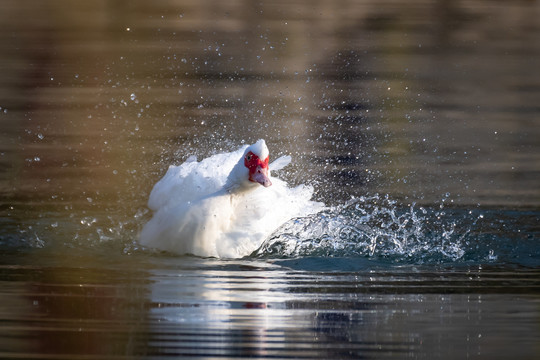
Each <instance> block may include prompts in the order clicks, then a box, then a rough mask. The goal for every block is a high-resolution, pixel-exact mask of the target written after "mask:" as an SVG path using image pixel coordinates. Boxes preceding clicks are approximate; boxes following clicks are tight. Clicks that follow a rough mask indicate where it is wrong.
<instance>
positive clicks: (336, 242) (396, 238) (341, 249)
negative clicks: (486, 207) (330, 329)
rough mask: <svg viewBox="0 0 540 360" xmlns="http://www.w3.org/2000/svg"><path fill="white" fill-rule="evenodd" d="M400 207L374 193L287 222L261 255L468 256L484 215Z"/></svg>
mask: <svg viewBox="0 0 540 360" xmlns="http://www.w3.org/2000/svg"><path fill="white" fill-rule="evenodd" d="M445 200H446V198H445V199H443V201H442V202H441V205H440V206H439V208H438V209H429V208H424V207H416V206H415V204H414V203H413V204H412V205H409V206H406V207H404V206H399V205H398V204H397V202H396V201H394V200H391V199H389V197H388V196H380V195H374V196H368V197H361V198H357V199H353V200H350V201H349V202H347V203H346V204H344V205H341V206H337V207H335V208H332V209H329V210H326V211H323V212H321V213H319V214H314V215H312V216H309V217H305V218H299V219H294V220H292V221H289V222H288V223H286V224H284V225H283V226H282V227H281V228H280V229H278V230H277V231H276V232H275V233H274V235H273V236H272V237H271V238H269V239H268V240H267V241H266V242H265V243H264V244H263V245H262V246H261V247H260V248H259V249H258V250H257V251H256V252H255V253H253V256H255V257H270V258H283V257H305V256H325V257H351V256H364V257H377V258H388V259H393V260H395V261H399V262H417V263H426V262H447V261H451V262H453V261H458V260H464V259H465V255H466V252H467V249H469V248H470V243H469V235H470V234H471V231H473V229H474V228H475V226H476V224H477V222H478V220H480V219H482V218H483V215H481V214H476V215H475V214H473V212H472V211H467V212H465V213H464V214H462V216H461V220H460V217H459V216H456V213H455V212H451V213H449V212H448V211H447V210H446V209H445V208H444V201H445ZM490 256H493V252H491V255H490Z"/></svg>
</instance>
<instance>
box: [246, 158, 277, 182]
mask: <svg viewBox="0 0 540 360" xmlns="http://www.w3.org/2000/svg"><path fill="white" fill-rule="evenodd" d="M268 161H269V158H268V157H267V158H266V159H264V160H261V159H259V157H258V156H257V155H255V154H254V153H253V152H251V151H250V152H248V153H247V154H246V156H245V157H244V165H245V166H246V167H247V168H248V170H249V181H252V182H256V183H259V184H261V185H262V186H264V187H268V186H270V185H272V182H271V181H270V177H269V176H268Z"/></svg>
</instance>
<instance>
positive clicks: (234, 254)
mask: <svg viewBox="0 0 540 360" xmlns="http://www.w3.org/2000/svg"><path fill="white" fill-rule="evenodd" d="M265 148H266V144H265V143H264V140H259V141H258V142H257V143H255V144H254V145H252V146H251V147H247V146H243V147H241V148H240V149H238V150H236V151H233V152H231V153H225V154H218V155H214V156H211V157H209V158H207V159H204V160H202V161H201V162H196V160H195V161H186V162H185V163H183V164H182V165H180V166H170V167H169V169H168V171H167V173H166V174H165V176H164V177H163V178H162V179H161V180H160V181H158V183H157V184H156V185H155V186H154V188H153V189H152V192H151V194H150V198H149V200H148V207H149V208H150V209H152V210H153V211H154V215H153V218H152V219H151V220H150V221H149V222H148V223H147V224H146V225H145V226H144V228H143V230H142V232H141V234H140V243H141V244H142V245H145V246H148V247H152V248H157V249H161V250H165V251H169V252H174V253H177V254H194V255H198V256H205V257H209V256H211V257H221V258H238V257H243V256H246V255H249V254H250V253H251V252H253V251H254V250H256V249H257V248H258V247H259V246H260V245H261V244H262V242H263V241H264V240H265V239H266V238H267V237H268V236H269V235H271V234H272V232H273V231H275V230H276V229H277V228H278V227H280V226H281V225H282V224H283V223H285V222H286V221H288V220H290V219H291V218H294V217H299V216H305V215H308V214H310V213H314V212H317V211H320V210H321V209H322V208H323V205H322V204H321V203H317V202H313V201H311V200H310V199H311V196H312V194H313V188H311V187H309V186H305V185H300V186H298V187H295V188H289V187H288V186H287V184H286V183H285V182H284V181H282V180H280V179H277V178H272V186H270V187H266V188H265V187H263V186H261V185H259V184H257V183H252V182H249V180H247V179H245V180H244V177H247V172H246V171H247V169H246V168H245V166H244V165H243V157H244V154H245V153H246V152H247V151H253V153H255V154H256V155H257V156H261V157H263V156H264V154H265V153H264V149H265ZM266 151H268V149H267V148H266ZM267 156H268V155H267ZM263 158H264V157H263ZM190 159H191V158H190ZM290 160H291V159H290V157H288V156H284V157H281V158H279V159H278V160H276V161H275V162H274V163H272V170H279V169H281V168H283V167H284V166H286V165H287V164H288V163H290ZM276 163H277V164H276ZM274 164H275V165H274ZM239 182H242V183H239Z"/></svg>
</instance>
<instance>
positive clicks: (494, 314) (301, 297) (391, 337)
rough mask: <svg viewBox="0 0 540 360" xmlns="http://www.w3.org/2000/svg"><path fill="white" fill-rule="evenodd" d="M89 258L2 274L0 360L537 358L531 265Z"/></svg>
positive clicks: (9, 268) (52, 260)
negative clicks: (83, 359) (88, 359)
mask: <svg viewBox="0 0 540 360" xmlns="http://www.w3.org/2000/svg"><path fill="white" fill-rule="evenodd" d="M94 255H95V256H96V257H92V256H88V255H82V254H79V256H77V261H78V263H79V267H78V268H75V267H67V265H68V263H69V262H70V261H69V260H65V259H62V258H61V257H59V256H55V255H52V254H47V253H41V254H39V256H41V257H42V258H44V259H45V262H47V263H48V264H44V266H42V267H36V266H34V265H32V264H31V263H32V261H33V260H35V258H33V257H29V258H28V259H27V260H26V263H24V264H19V265H14V264H9V265H4V266H2V268H1V275H2V283H3V289H4V290H3V291H2V295H1V297H2V304H4V305H3V308H2V309H3V310H2V311H1V316H2V319H3V324H2V334H3V335H2V336H1V337H0V349H1V350H0V352H1V353H2V354H3V355H9V354H19V355H24V356H27V357H36V356H39V357H44V358H53V357H54V358H58V357H63V356H66V357H67V356H73V357H74V358H77V356H78V355H81V356H82V355H92V356H95V357H96V358H100V357H102V358H107V356H114V355H117V356H128V357H129V356H143V357H146V356H148V357H157V356H171V355H174V356H196V357H225V358H233V357H248V356H249V357H253V356H256V357H261V358H266V357H280V358H288V357H294V358H298V357H300V358H357V357H362V356H366V355H369V356H374V357H400V358H402V357H417V356H419V355H422V356H427V357H443V358H446V357H451V358H454V357H456V356H457V357H459V358H464V357H477V356H481V357H486V358H493V357H494V358H499V357H500V356H501V355H504V354H506V355H507V354H508V352H507V351H508V349H512V352H513V354H514V355H515V356H517V357H519V358H534V354H535V353H536V354H537V351H538V348H537V342H536V339H537V338H538V335H539V334H538V326H537V325H538V321H539V320H540V319H539V318H538V296H537V292H538V288H539V286H540V283H539V282H538V278H539V277H538V275H539V274H538V270H530V271H528V272H522V273H521V274H520V275H519V276H516V275H514V274H511V273H509V272H508V271H506V270H504V269H497V268H491V269H483V268H482V266H472V267H464V268H462V269H452V270H451V271H448V270H445V269H444V268H438V269H434V268H428V269H422V268H416V267H414V266H412V267H411V266H407V267H401V268H394V269H385V268H383V267H379V266H377V265H374V264H373V263H370V262H369V261H368V262H365V263H363V264H362V263H361V261H360V262H359V260H354V262H355V263H356V266H357V271H356V272H343V271H337V272H336V271H324V272H320V271H318V270H316V269H318V268H320V267H319V265H318V264H317V261H321V260H320V259H319V260H314V259H306V260H305V261H304V260H301V259H296V260H289V261H285V262H283V263H279V262H278V263H275V264H272V263H268V262H256V261H236V262H231V261H228V262H227V261H225V262H224V261H218V260H210V259H209V260H204V259H198V258H187V257H180V258H178V257H163V256H161V257H156V256H148V255H144V254H140V255H138V256H135V257H131V258H129V257H128V258H126V257H121V258H116V259H114V260H121V262H122V264H121V265H119V263H117V262H116V261H111V260H112V259H110V256H109V258H108V259H103V258H101V259H100V258H99V256H102V255H105V252H102V253H101V254H99V253H95V254H94ZM19 260H20V259H19ZM343 261H352V259H351V260H346V259H343ZM338 263H339V262H336V264H338ZM294 268H297V270H295V269H294ZM314 269H315V270H314ZM362 269H363V270H362ZM426 270H428V271H429V272H426ZM532 289H536V290H532ZM531 291H532V292H531ZM534 293H536V295H534ZM7 309H9V311H6V310H7ZM516 321H517V324H516V323H515V322H516ZM518 324H519V326H516V325H518ZM516 343H519V344H520V346H519V347H516V346H515V344H516ZM456 345H458V347H457V348H456ZM38 354H41V355H38ZM449 354H451V356H449ZM503 357H504V356H503Z"/></svg>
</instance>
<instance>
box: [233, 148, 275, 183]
mask: <svg viewBox="0 0 540 360" xmlns="http://www.w3.org/2000/svg"><path fill="white" fill-rule="evenodd" d="M268 160H269V152H268V147H266V143H265V142H264V140H262V139H261V140H259V141H257V142H256V143H255V144H253V145H250V146H248V147H247V149H246V150H245V151H244V155H243V156H242V158H241V159H239V161H238V163H237V164H236V165H235V166H234V168H233V169H232V171H231V173H230V174H229V177H228V178H227V184H226V186H225V187H226V188H227V189H229V191H231V190H233V189H236V190H234V191H245V190H249V189H253V188H254V187H256V186H259V184H260V185H262V186H264V187H268V186H270V185H272V182H271V181H270V171H269V169H268Z"/></svg>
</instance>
